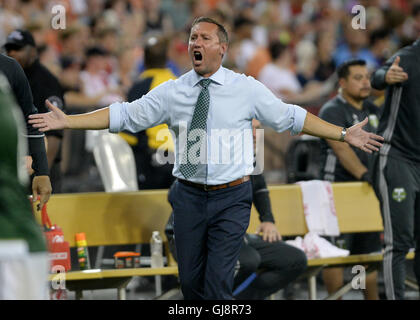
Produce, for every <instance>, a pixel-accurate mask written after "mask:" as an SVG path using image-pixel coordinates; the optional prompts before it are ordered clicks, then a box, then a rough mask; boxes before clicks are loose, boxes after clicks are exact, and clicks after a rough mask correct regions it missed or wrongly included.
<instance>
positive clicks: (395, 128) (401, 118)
mask: <svg viewBox="0 0 420 320" xmlns="http://www.w3.org/2000/svg"><path fill="white" fill-rule="evenodd" d="M419 66H420V38H418V39H417V41H415V42H414V43H413V44H412V45H409V46H407V47H404V48H402V49H400V50H399V51H398V52H397V53H395V54H394V55H393V56H392V57H391V58H390V59H389V60H388V61H387V62H386V63H385V64H384V65H383V66H382V67H380V68H379V69H378V70H377V71H376V72H375V73H374V74H373V75H372V77H371V82H372V87H373V88H375V89H378V90H383V89H386V98H385V106H384V110H383V114H382V117H381V119H380V121H379V126H378V134H380V135H382V136H383V137H384V139H385V142H384V145H383V147H382V148H381V151H380V153H379V154H377V155H375V161H374V162H373V166H372V167H373V170H372V172H373V173H374V187H375V191H376V194H377V196H378V198H379V200H380V203H381V210H382V217H383V222H384V242H385V253H384V263H383V265H384V280H385V289H386V290H385V291H386V296H387V298H388V299H404V291H405V285H404V282H405V277H406V268H405V256H406V254H407V252H408V251H409V250H410V248H416V255H415V258H414V272H415V274H416V278H417V282H418V283H419V284H420V254H419V253H420V193H419V190H420V135H419V129H420V90H419V83H420V67H419Z"/></svg>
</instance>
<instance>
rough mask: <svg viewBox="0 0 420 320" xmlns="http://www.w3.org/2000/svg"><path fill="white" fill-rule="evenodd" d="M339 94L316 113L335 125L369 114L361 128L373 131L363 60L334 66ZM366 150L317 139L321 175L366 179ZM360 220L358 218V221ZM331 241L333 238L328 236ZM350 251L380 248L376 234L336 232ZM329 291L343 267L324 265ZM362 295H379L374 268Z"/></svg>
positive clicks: (372, 108) (373, 113)
mask: <svg viewBox="0 0 420 320" xmlns="http://www.w3.org/2000/svg"><path fill="white" fill-rule="evenodd" d="M337 74H338V78H339V85H340V89H339V94H338V95H337V96H335V97H334V98H333V99H332V100H330V101H329V102H327V103H326V104H325V105H324V106H323V107H322V108H321V110H320V113H319V117H320V118H321V119H323V120H326V121H328V122H331V123H333V124H335V125H338V126H343V127H346V128H347V127H351V126H352V125H354V124H356V123H359V122H361V121H363V120H364V119H365V118H366V117H367V118H369V122H368V124H367V125H366V126H365V130H366V131H369V132H374V131H375V130H376V127H377V125H378V121H379V120H378V117H379V108H378V107H376V106H375V105H374V104H373V103H370V102H369V101H368V100H367V98H368V97H369V95H370V91H371V86H370V79H369V72H368V69H367V67H366V62H365V61H364V60H349V61H346V62H344V63H343V64H342V65H341V66H339V68H338V69H337ZM368 167H369V154H368V153H364V152H359V150H356V149H355V148H353V147H351V146H350V145H348V144H347V143H341V142H335V141H330V140H325V139H322V140H321V179H322V180H328V181H335V182H348V181H366V182H369V183H370V174H369V171H368ZM360 223H362V221H360ZM331 240H332V242H337V243H338V241H335V240H336V239H331ZM340 240H341V241H345V243H346V245H347V249H349V250H350V252H351V254H363V253H371V252H377V251H380V250H381V242H380V235H379V233H377V232H372V233H371V232H367V233H356V234H347V235H342V236H340ZM323 276H324V282H325V285H326V287H327V290H328V292H329V293H333V292H335V291H337V290H338V289H340V288H341V287H342V286H343V269H342V268H328V269H325V270H324V272H323ZM364 295H365V298H366V299H369V300H373V299H379V295H378V292H377V272H374V273H371V274H370V275H369V276H367V278H366V290H365V291H364Z"/></svg>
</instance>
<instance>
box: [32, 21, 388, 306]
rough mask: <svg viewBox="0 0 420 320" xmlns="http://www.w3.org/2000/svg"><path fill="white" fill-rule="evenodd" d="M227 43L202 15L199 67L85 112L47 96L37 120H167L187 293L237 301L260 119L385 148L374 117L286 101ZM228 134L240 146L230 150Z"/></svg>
mask: <svg viewBox="0 0 420 320" xmlns="http://www.w3.org/2000/svg"><path fill="white" fill-rule="evenodd" d="M227 47H228V36H227V32H226V30H225V28H224V27H223V26H222V25H220V24H219V23H218V22H216V21H214V20H212V19H209V18H205V17H201V18H198V19H196V20H195V21H194V23H193V24H192V28H191V33H190V40H189V54H190V57H191V61H192V64H193V70H191V71H190V72H188V73H186V74H185V75H183V76H181V77H180V78H178V79H176V80H169V81H167V82H165V83H163V84H161V85H160V86H158V87H156V88H155V89H153V90H151V91H150V92H149V93H148V94H146V95H145V96H143V97H142V98H141V99H139V100H136V101H133V102H132V103H126V102H123V103H119V102H116V103H113V104H112V105H110V106H109V107H107V108H103V109H100V110H97V111H94V112H91V113H86V114H81V115H74V116H67V115H66V114H64V113H63V112H61V111H60V110H58V109H57V108H55V107H54V106H53V105H51V104H50V103H49V102H48V101H47V102H46V103H47V105H48V106H49V108H50V109H51V110H52V112H50V113H48V114H41V115H36V116H31V118H30V123H32V124H33V125H34V127H36V128H39V130H41V131H47V130H51V129H57V128H72V129H93V130H97V129H106V128H110V131H111V132H118V131H122V130H132V131H139V130H144V129H146V128H149V127H153V126H156V125H158V124H161V123H167V124H168V127H169V129H171V130H172V134H173V136H174V140H175V165H174V171H173V175H174V176H175V177H177V182H176V183H175V187H174V190H173V192H172V193H171V197H170V201H171V204H172V207H173V210H174V219H175V220H174V231H175V242H176V247H177V256H178V267H179V275H180V281H181V287H182V292H183V295H184V298H185V299H232V286H233V274H234V266H235V264H236V261H237V259H238V255H239V251H240V248H241V246H242V243H243V236H244V235H245V232H246V230H247V228H248V224H249V216H250V211H251V204H252V187H251V183H250V181H249V180H250V179H249V175H250V174H251V173H252V171H253V145H252V125H251V121H252V119H253V118H255V119H258V120H260V121H261V122H262V123H263V124H265V125H268V126H270V127H272V128H274V129H275V130H277V131H278V132H282V131H285V130H290V131H291V132H292V133H293V134H297V133H300V132H304V133H307V134H312V135H317V136H320V137H323V138H329V139H334V140H341V141H346V142H348V143H350V144H352V145H354V146H356V147H359V148H361V149H362V150H364V151H366V152H372V151H377V150H378V147H380V146H381V143H380V142H378V140H382V138H381V137H379V136H376V135H374V134H372V133H367V132H365V131H363V130H362V127H363V126H364V125H365V124H366V123H367V119H365V121H363V122H361V123H359V124H357V125H355V126H353V127H350V128H348V129H347V130H346V128H341V127H338V126H335V125H332V124H329V123H328V122H325V121H323V120H321V119H319V118H318V117H316V116H314V115H311V114H309V113H307V112H306V111H305V110H304V109H302V108H300V107H299V106H295V105H289V104H285V103H283V102H282V101H281V100H279V99H277V98H276V97H275V96H274V95H273V94H272V93H271V91H270V90H269V89H267V88H266V87H265V86H264V85H263V84H261V83H260V82H258V81H257V80H255V79H254V78H252V77H247V76H245V75H243V74H237V73H235V72H233V71H231V70H228V69H225V68H223V67H222V66H221V63H222V58H223V56H224V54H225V53H226V50H227ZM221 132H222V134H221ZM226 136H228V139H227V141H226V139H224V138H225V137H226ZM186 137H188V141H186ZM231 137H233V139H234V140H235V142H238V144H237V145H238V148H237V145H236V144H235V146H234V148H231V146H230V143H229V142H230V140H231V139H230V138H231ZM241 143H242V144H241ZM241 147H242V148H241ZM216 151H217V152H216Z"/></svg>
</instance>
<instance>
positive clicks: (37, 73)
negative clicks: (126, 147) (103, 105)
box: [4, 30, 64, 193]
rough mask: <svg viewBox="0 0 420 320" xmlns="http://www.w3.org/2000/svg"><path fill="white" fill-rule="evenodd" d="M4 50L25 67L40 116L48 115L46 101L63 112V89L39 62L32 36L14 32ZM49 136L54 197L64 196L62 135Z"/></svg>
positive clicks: (24, 32)
mask: <svg viewBox="0 0 420 320" xmlns="http://www.w3.org/2000/svg"><path fill="white" fill-rule="evenodd" d="M4 48H5V49H6V52H7V54H8V55H9V56H10V57H12V58H14V59H16V60H17V61H18V62H19V64H20V65H21V66H22V68H23V70H24V72H25V74H26V77H27V78H28V81H29V84H30V87H31V90H32V94H33V101H34V104H35V107H36V108H37V109H38V112H40V113H45V112H49V110H48V109H47V107H46V106H45V100H46V99H48V100H49V101H50V102H51V103H53V104H54V105H55V106H56V107H58V108H60V109H61V110H63V108H64V98H63V89H62V87H61V85H60V83H59V81H58V79H57V78H56V77H55V76H54V75H53V74H52V73H51V72H50V71H49V70H48V69H47V68H46V67H44V66H43V65H42V64H41V63H40V62H39V59H38V53H37V49H36V44H35V41H34V38H33V36H32V34H31V33H30V32H29V31H26V30H15V31H13V32H12V33H10V34H9V36H8V37H7V40H6V44H5V45H4ZM46 136H47V159H48V168H49V173H50V179H51V184H52V187H53V191H54V193H59V192H61V170H60V161H61V141H62V139H63V131H62V130H53V131H49V132H47V133H46Z"/></svg>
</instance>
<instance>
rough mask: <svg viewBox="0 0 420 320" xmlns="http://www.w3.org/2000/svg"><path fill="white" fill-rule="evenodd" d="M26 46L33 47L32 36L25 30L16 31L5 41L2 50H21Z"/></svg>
mask: <svg viewBox="0 0 420 320" xmlns="http://www.w3.org/2000/svg"><path fill="white" fill-rule="evenodd" d="M26 45H30V46H33V47H35V40H34V37H33V36H32V34H31V33H30V32H29V31H27V30H21V29H17V30H14V31H12V32H11V33H10V34H9V35H8V36H7V39H6V43H5V45H4V48H5V49H6V50H13V49H17V50H19V49H21V48H23V47H24V46H26Z"/></svg>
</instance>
